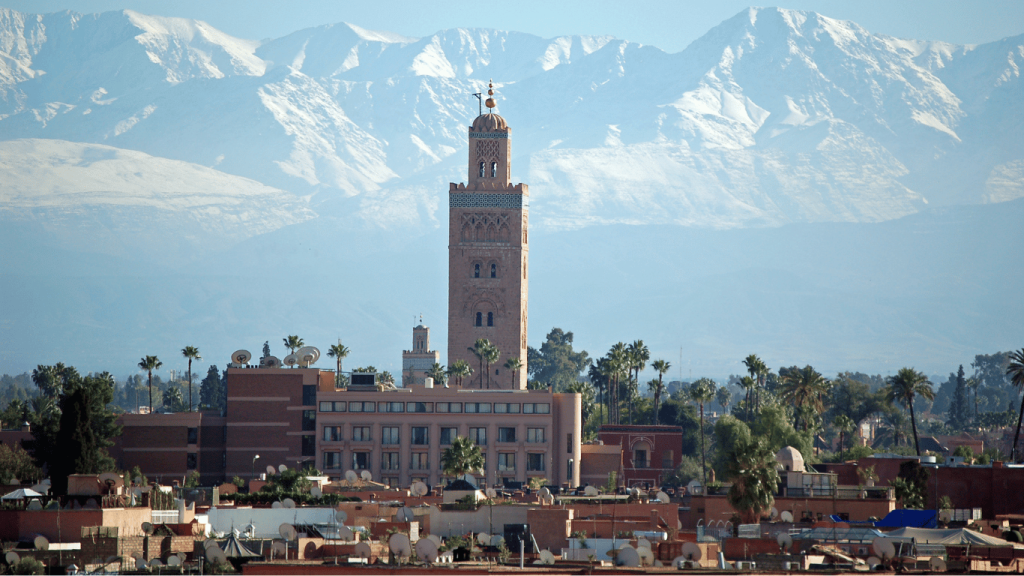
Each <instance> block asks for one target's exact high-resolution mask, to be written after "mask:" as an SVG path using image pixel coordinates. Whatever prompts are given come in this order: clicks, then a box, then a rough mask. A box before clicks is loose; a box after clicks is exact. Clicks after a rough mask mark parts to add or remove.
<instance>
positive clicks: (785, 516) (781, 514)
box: [779, 510, 793, 522]
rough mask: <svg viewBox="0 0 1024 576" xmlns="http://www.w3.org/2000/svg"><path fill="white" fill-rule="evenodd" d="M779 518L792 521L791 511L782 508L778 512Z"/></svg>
mask: <svg viewBox="0 0 1024 576" xmlns="http://www.w3.org/2000/svg"><path fill="white" fill-rule="evenodd" d="M779 519H780V520H782V521H783V522H792V521H793V513H792V512H790V511H789V510H783V511H782V512H779Z"/></svg>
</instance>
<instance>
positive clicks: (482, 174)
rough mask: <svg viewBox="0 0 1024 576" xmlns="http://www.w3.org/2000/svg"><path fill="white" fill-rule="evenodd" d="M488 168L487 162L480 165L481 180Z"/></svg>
mask: <svg viewBox="0 0 1024 576" xmlns="http://www.w3.org/2000/svg"><path fill="white" fill-rule="evenodd" d="M486 167H487V164H486V163H485V162H481V163H480V177H481V178H483V177H484V170H486V169H487V168H486Z"/></svg>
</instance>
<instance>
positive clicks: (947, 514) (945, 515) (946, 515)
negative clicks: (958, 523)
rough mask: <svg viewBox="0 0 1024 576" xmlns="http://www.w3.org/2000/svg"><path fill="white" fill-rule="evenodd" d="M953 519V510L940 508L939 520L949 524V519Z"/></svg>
mask: <svg viewBox="0 0 1024 576" xmlns="http://www.w3.org/2000/svg"><path fill="white" fill-rule="evenodd" d="M952 519H953V511H952V510H940V511H939V522H942V523H943V524H948V523H949V521H950V520H952Z"/></svg>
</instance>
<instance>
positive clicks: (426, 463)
mask: <svg viewBox="0 0 1024 576" xmlns="http://www.w3.org/2000/svg"><path fill="white" fill-rule="evenodd" d="M429 456H430V455H429V454H427V453H426V452H413V453H412V454H411V455H410V460H409V469H410V470H430V460H429V458H428V457H429Z"/></svg>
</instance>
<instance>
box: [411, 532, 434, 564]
mask: <svg viewBox="0 0 1024 576" xmlns="http://www.w3.org/2000/svg"><path fill="white" fill-rule="evenodd" d="M416 557H417V558H419V559H420V561H421V562H426V563H427V564H433V563H434V562H436V561H437V544H435V543H434V541H433V540H430V539H429V538H421V539H420V540H417V541H416Z"/></svg>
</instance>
